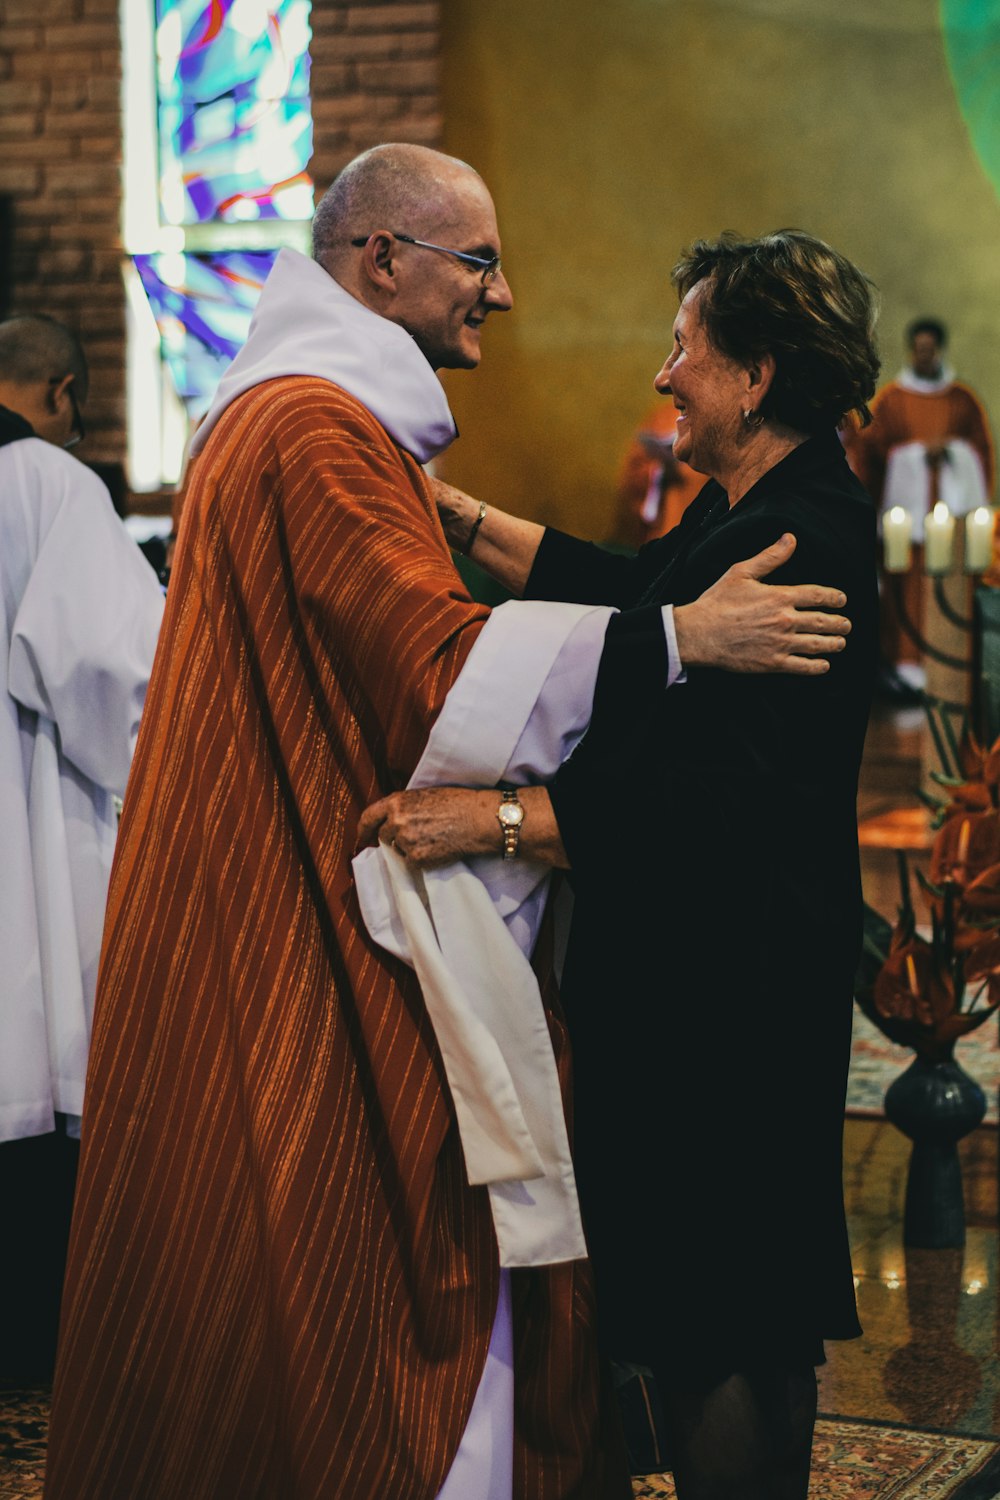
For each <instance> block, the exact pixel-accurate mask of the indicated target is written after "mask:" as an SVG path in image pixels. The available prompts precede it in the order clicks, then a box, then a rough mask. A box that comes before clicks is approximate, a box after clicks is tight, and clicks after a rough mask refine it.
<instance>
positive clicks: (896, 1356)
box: [820, 710, 1000, 1436]
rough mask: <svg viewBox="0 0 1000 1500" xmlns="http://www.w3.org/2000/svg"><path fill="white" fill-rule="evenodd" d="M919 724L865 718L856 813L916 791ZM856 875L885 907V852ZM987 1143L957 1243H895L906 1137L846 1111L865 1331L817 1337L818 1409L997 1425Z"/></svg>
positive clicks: (999, 1390) (868, 855)
mask: <svg viewBox="0 0 1000 1500" xmlns="http://www.w3.org/2000/svg"><path fill="white" fill-rule="evenodd" d="M925 732H926V731H924V730H923V728H922V723H921V716H920V715H919V714H918V713H914V712H913V711H912V710H910V711H907V713H905V714H900V715H895V716H881V717H878V718H876V720H875V721H874V722H873V726H872V730H871V732H870V734H869V740H868V746H867V749H866V757H865V770H864V775H863V782H862V795H861V800H860V810H861V813H862V816H864V815H865V814H871V813H876V812H879V811H881V810H883V809H885V808H887V807H889V806H893V805H899V804H900V803H904V802H907V801H909V802H911V803H913V802H915V801H916V799H915V798H913V797H912V795H911V788H912V786H913V785H914V784H915V782H916V779H917V777H918V775H919V768H920V758H921V752H922V736H923V734H924V733H925ZM917 857H918V859H919V858H920V856H917ZM862 874H863V878H864V885H865V896H866V899H867V900H868V901H869V902H870V904H871V905H873V906H875V907H876V908H877V909H878V910H879V911H881V912H883V914H885V915H886V916H888V917H890V918H891V917H892V915H893V913H894V910H895V906H896V901H897V890H898V882H897V875H896V863H895V857H894V856H893V855H892V853H891V852H890V851H888V850H881V849H879V850H863V851H862ZM986 1024H987V1025H993V1024H995V1023H993V1022H987V1023H986ZM997 1146H998V1132H997V1131H996V1130H995V1129H986V1128H983V1129H980V1130H978V1131H976V1132H974V1134H973V1135H972V1136H970V1137H969V1138H968V1139H967V1140H966V1141H964V1142H963V1143H962V1146H961V1148H960V1149H961V1155H962V1163H963V1181H964V1189H965V1201H966V1217H967V1224H968V1238H967V1243H966V1246H965V1249H964V1251H963V1250H905V1249H904V1247H903V1243H902V1219H903V1198H904V1193H905V1190H906V1172H907V1165H908V1161H909V1153H910V1144H909V1142H908V1141H907V1140H906V1139H905V1138H904V1137H903V1136H901V1135H900V1134H899V1132H898V1131H896V1130H895V1128H894V1127H893V1126H891V1125H889V1124H888V1123H885V1122H881V1121H874V1120H848V1121H847V1124H846V1133H845V1174H844V1175H845V1189H846V1198H847V1209H848V1216H849V1222H850V1227H851V1244H852V1249H853V1259H854V1271H855V1276H856V1277H857V1288H858V1307H859V1312H860V1315H861V1322H862V1326H863V1327H864V1330H865V1333H864V1337H863V1338H861V1339H857V1340H854V1341H853V1342H851V1343H843V1344H830V1345H828V1347H827V1354H828V1360H829V1362H828V1364H827V1365H826V1367H825V1368H824V1369H823V1370H822V1371H821V1376H820V1409H821V1410H822V1411H824V1412H827V1413H830V1414H836V1415H838V1416H850V1417H863V1418H868V1419H873V1420H878V1421H887V1422H896V1423H901V1424H911V1425H913V1426H918V1427H937V1428H944V1429H948V1430H950V1431H955V1432H961V1433H966V1434H981V1435H996V1436H1000V1337H998V1334H1000V1282H998V1274H997V1273H998V1240H997V1226H998V1214H997V1170H998V1161H997Z"/></svg>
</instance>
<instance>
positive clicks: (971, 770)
mask: <svg viewBox="0 0 1000 1500" xmlns="http://www.w3.org/2000/svg"><path fill="white" fill-rule="evenodd" d="M985 759H986V751H985V750H984V749H983V747H982V745H981V744H980V743H979V741H978V740H977V739H976V736H975V735H974V734H973V733H972V731H971V729H970V730H968V731H967V732H966V733H965V734H964V735H963V736H962V740H961V743H960V745H959V747H958V765H959V770H960V771H961V772H962V775H963V776H966V777H967V778H968V779H969V781H981V780H982V778H983V761H984V760H985Z"/></svg>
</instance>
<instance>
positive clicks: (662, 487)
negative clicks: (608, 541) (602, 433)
mask: <svg viewBox="0 0 1000 1500" xmlns="http://www.w3.org/2000/svg"><path fill="white" fill-rule="evenodd" d="M676 427H677V412H676V410H675V409H674V403H673V402H672V401H671V400H670V399H669V397H668V398H667V399H666V400H661V401H660V402H658V404H657V405H656V406H654V407H653V408H652V410H651V411H649V412H648V414H647V416H646V419H645V421H644V422H643V424H642V426H641V427H640V428H639V430H638V432H637V433H636V434H635V436H634V437H633V439H632V441H631V443H630V444H629V447H628V452H627V453H626V454H625V458H624V460H623V462H622V467H621V473H620V475H619V479H618V493H617V499H616V518H615V528H614V534H613V537H612V540H613V541H615V542H621V543H623V544H624V545H625V546H627V547H641V546H642V545H643V544H644V543H645V542H651V541H652V540H653V539H654V537H658V536H665V535H666V533H667V532H668V531H672V530H673V528H674V527H675V526H676V525H677V522H678V521H679V520H680V518H681V516H682V515H683V514H684V512H685V511H686V510H687V508H688V506H689V505H690V504H691V501H692V500H693V499H694V497H695V495H697V494H698V491H699V490H701V489H703V488H704V484H705V476H704V475H703V474H696V473H695V471H694V469H692V468H690V467H689V466H688V465H687V464H686V463H684V462H683V460H681V459H677V458H675V457H674V431H675V429H676Z"/></svg>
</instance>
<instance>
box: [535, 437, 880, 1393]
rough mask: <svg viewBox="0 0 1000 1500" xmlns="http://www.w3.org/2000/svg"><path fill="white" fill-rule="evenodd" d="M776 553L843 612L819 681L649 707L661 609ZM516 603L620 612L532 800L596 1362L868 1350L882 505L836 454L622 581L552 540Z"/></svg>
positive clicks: (628, 570)
mask: <svg viewBox="0 0 1000 1500" xmlns="http://www.w3.org/2000/svg"><path fill="white" fill-rule="evenodd" d="M784 531H791V532H793V533H794V534H795V536H796V538H797V541H798V546H797V549H796V551H795V554H794V556H793V558H792V560H791V561H790V562H789V563H788V564H787V565H786V566H785V567H784V568H782V569H781V571H780V573H776V574H774V575H772V579H773V580H774V581H780V582H788V583H800V582H811V583H822V584H827V585H830V586H833V587H839V588H841V589H843V590H844V592H845V593H846V595H847V598H848V603H847V607H846V610H845V611H844V612H845V613H846V614H847V615H849V617H850V619H851V621H852V626H853V629H852V633H851V636H850V638H849V642H848V646H847V648H846V650H845V651H844V652H843V653H841V654H840V655H838V656H836V657H835V658H834V659H833V665H832V668H831V670H830V672H829V673H827V674H826V675H825V676H822V677H818V678H801V677H792V676H788V675H777V674H775V675H740V674H735V673H728V672H722V671H718V670H710V669H692V670H691V671H689V672H688V680H687V682H686V683H684V684H678V685H676V686H675V687H673V688H670V689H669V690H664V683H665V681H666V673H667V657H666V647H665V642H664V637H663V631H662V626H661V620H660V606H661V604H664V603H675V604H684V603H687V602H690V601H691V600H693V599H695V598H697V597H698V595H699V594H701V593H702V592H703V591H704V590H705V589H706V588H707V587H708V586H709V585H710V584H711V583H712V582H714V581H715V580H716V579H717V578H719V577H720V576H721V574H722V573H724V572H725V570H726V569H727V568H728V567H729V566H730V565H731V564H732V563H734V562H739V561H741V560H743V559H746V558H749V557H752V556H753V555H754V554H755V553H757V552H759V551H760V550H761V549H762V548H763V547H765V546H767V545H769V544H770V543H771V542H774V541H776V540H777V538H778V537H779V536H780V535H781V533H782V532H784ZM528 593H529V596H531V597H535V598H546V599H564V600H577V601H581V602H582V601H585V602H594V603H607V604H614V605H617V606H618V607H619V608H620V609H621V610H622V613H621V614H619V615H617V616H616V617H615V618H614V619H613V620H612V622H611V624H610V625H609V628H608V634H607V641H606V645H605V650H604V654H603V656H602V660H601V667H600V671H599V674H598V679H597V687H596V692H595V698H594V711H593V718H592V722H591V727H590V729H589V731H588V733H587V735H586V736H585V738H584V740H583V741H582V742H581V744H580V746H579V747H578V749H577V750H576V752H575V753H574V754H573V756H572V757H571V758H570V760H569V761H568V762H567V763H566V764H565V765H564V766H563V767H562V769H561V770H560V772H559V773H558V775H557V776H556V778H555V780H554V782H553V784H552V786H551V793H552V800H553V804H554V807H555V811H556V816H557V818H558V822H559V827H560V831H561V833H562V837H563V841H564V843H565V845H566V849H567V852H568V854H569V857H570V860H571V862H572V866H573V870H572V877H571V878H572V884H573V887H574V891H575V897H576V903H575V913H574V920H573V926H572V930H571V934H570V942H569V950H568V953H567V959H566V969H565V975H564V985H563V993H564V1001H565V1005H566V1010H567V1014H568V1018H569V1024H570V1029H571V1033H572V1037H573V1046H574V1073H575V1083H574V1095H575V1100H576V1104H575V1120H574V1129H575V1152H576V1159H577V1165H578V1176H579V1181H580V1189H581V1197H582V1201H583V1208H584V1217H585V1223H586V1228H587V1235H588V1241H589V1244H590V1248H591V1253H592V1256H593V1259H594V1262H595V1266H596V1271H597V1278H598V1293H599V1303H600V1307H601V1313H602V1319H603V1328H604V1336H605V1343H606V1347H607V1348H608V1350H609V1352H611V1353H612V1354H614V1355H615V1356H617V1357H619V1358H626V1359H628V1358H631V1359H635V1360H640V1361H645V1362H648V1363H651V1364H653V1365H654V1366H656V1367H657V1368H660V1369H664V1368H666V1369H669V1370H674V1369H679V1368H683V1369H684V1370H687V1371H689V1370H691V1369H692V1367H702V1368H703V1369H705V1370H706V1371H712V1370H722V1369H724V1368H729V1369H732V1368H737V1367H739V1366H740V1365H744V1364H745V1363H746V1361H747V1359H749V1358H756V1359H759V1358H761V1357H766V1356H767V1355H768V1354H771V1355H776V1356H777V1357H782V1358H784V1357H793V1358H798V1357H799V1356H801V1357H804V1358H809V1357H811V1354H812V1352H813V1351H814V1350H817V1349H818V1345H819V1342H820V1340H821V1339H823V1338H825V1337H830V1338H849V1337H853V1336H854V1335H856V1334H857V1333H858V1332H859V1331H860V1330H859V1327H858V1322H857V1314H856V1310H855V1300H854V1287H853V1281H852V1275H851V1262H850V1252H849V1247H848V1242H847V1232H846V1226H845V1220H844V1206H843V1192H842V1186H841V1136H842V1129H843V1111H844V1095H845V1089H846V1079H847V1068H848V1062H849V1055H850V1039H851V1007H852V982H851V981H852V976H853V973H854V968H855V965H856V962H857V958H858V953H859V949H860V941H861V886H860V876H859V867H858V847H857V822H856V811H855V798H856V792H857V777H858V769H859V765H860V761H861V752H862V747H863V742H864V736H865V728H866V724H867V720H868V711H869V706H870V701H871V693H872V686H873V681H874V672H875V662H876V635H877V598H876V583H875V519H874V508H873V506H872V503H871V500H870V499H869V497H868V495H867V494H866V493H865V491H864V490H863V489H862V488H861V486H860V484H859V483H858V481H857V480H856V479H855V477H854V476H853V474H852V473H851V472H850V470H849V468H848V466H847V464H846V462H845V460H844V456H843V452H842V449H841V446H840V443H839V442H838V441H837V439H836V436H835V435H834V434H830V435H829V436H828V437H823V438H814V439H811V440H809V441H808V442H806V443H804V444H802V445H801V446H800V447H799V448H797V449H795V451H794V452H792V453H791V454H789V455H788V457H786V458H785V459H784V460H783V461H782V462H781V463H779V464H777V465H776V466H775V467H774V468H773V469H771V470H770V471H769V472H768V473H767V474H766V475H764V477H763V478H762V479H760V480H759V481H758V482H757V484H756V485H754V487H753V488H752V489H751V490H750V491H749V492H748V493H747V495H746V496H745V497H744V498H743V499H742V500H741V501H740V503H739V504H738V505H736V506H734V507H733V508H732V510H730V509H729V507H728V504H727V501H726V496H725V493H724V491H723V490H722V489H721V488H720V487H719V486H718V485H717V484H715V483H714V482H710V483H709V484H708V485H706V487H705V489H704V490H703V491H702V493H701V495H700V496H699V497H698V498H697V500H695V502H694V503H693V505H692V506H691V507H690V508H689V510H688V511H687V513H686V514H685V516H684V518H683V520H682V521H681V523H680V525H679V526H678V527H677V528H676V530H675V531H674V532H672V533H670V534H669V535H667V536H666V537H663V538H661V539H659V540H657V541H654V542H651V543H649V544H648V545H647V546H646V547H644V548H643V549H642V550H641V552H640V553H639V554H638V556H637V557H635V558H634V559H633V558H625V557H620V556H614V555H612V554H609V553H606V552H603V551H602V550H601V549H599V548H595V547H593V546H590V545H589V544H587V543H583V542H579V541H576V540H575V539H573V538H571V537H567V536H564V535H562V534H560V533H557V532H552V531H548V532H546V534H545V536H544V538H543V541H542V544H541V547H540V549H539V553H538V557H537V559H536V562H535V565H534V568H533V570H532V574H531V578H530V580H529V585H528Z"/></svg>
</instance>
